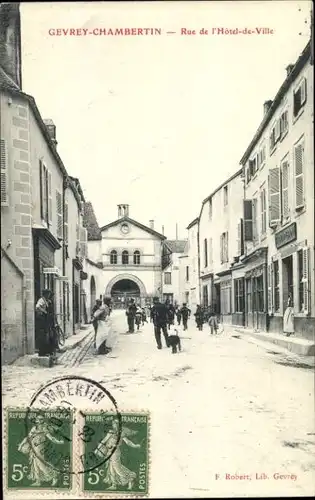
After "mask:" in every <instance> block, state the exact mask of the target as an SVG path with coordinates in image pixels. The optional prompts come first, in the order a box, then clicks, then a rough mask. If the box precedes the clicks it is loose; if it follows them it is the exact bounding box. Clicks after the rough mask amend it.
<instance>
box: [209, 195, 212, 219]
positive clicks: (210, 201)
mask: <svg viewBox="0 0 315 500" xmlns="http://www.w3.org/2000/svg"><path fill="white" fill-rule="evenodd" d="M209 219H210V220H211V219H212V198H210V200H209Z"/></svg>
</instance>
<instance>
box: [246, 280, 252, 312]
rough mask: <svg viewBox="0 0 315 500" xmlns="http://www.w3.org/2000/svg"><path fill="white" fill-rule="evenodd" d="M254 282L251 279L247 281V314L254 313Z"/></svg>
mask: <svg viewBox="0 0 315 500" xmlns="http://www.w3.org/2000/svg"><path fill="white" fill-rule="evenodd" d="M252 299H253V298H252V282H251V279H250V278H247V279H246V309H247V312H248V313H249V312H252Z"/></svg>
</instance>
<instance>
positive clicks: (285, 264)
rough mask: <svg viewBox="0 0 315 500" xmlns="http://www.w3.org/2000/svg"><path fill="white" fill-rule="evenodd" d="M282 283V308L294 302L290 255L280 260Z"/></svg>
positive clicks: (291, 258) (291, 259)
mask: <svg viewBox="0 0 315 500" xmlns="http://www.w3.org/2000/svg"><path fill="white" fill-rule="evenodd" d="M282 283H283V297H282V298H283V308H284V309H286V307H287V306H288V305H289V298H290V305H291V306H292V307H293V304H294V295H293V293H294V290H293V257H292V255H290V256H289V257H286V258H285V259H283V260H282Z"/></svg>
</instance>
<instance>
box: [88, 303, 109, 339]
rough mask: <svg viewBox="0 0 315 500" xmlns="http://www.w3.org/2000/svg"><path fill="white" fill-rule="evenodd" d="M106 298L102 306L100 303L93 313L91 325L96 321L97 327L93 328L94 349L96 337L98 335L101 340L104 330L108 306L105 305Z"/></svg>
mask: <svg viewBox="0 0 315 500" xmlns="http://www.w3.org/2000/svg"><path fill="white" fill-rule="evenodd" d="M105 301H106V298H104V300H103V304H102V303H101V304H100V306H99V307H98V309H96V311H95V312H94V314H93V316H92V319H91V323H93V322H94V323H95V322H96V321H97V327H96V328H94V331H95V334H94V349H95V348H96V337H97V335H99V336H100V337H101V338H102V337H103V335H104V333H105V330H106V318H107V316H108V315H109V308H108V305H107V304H106V303H105Z"/></svg>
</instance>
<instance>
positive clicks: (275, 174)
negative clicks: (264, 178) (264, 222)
mask: <svg viewBox="0 0 315 500" xmlns="http://www.w3.org/2000/svg"><path fill="white" fill-rule="evenodd" d="M279 222H280V169H279V168H278V167H276V168H271V169H270V171H269V225H270V226H275V225H277V224H278V223H279Z"/></svg>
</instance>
